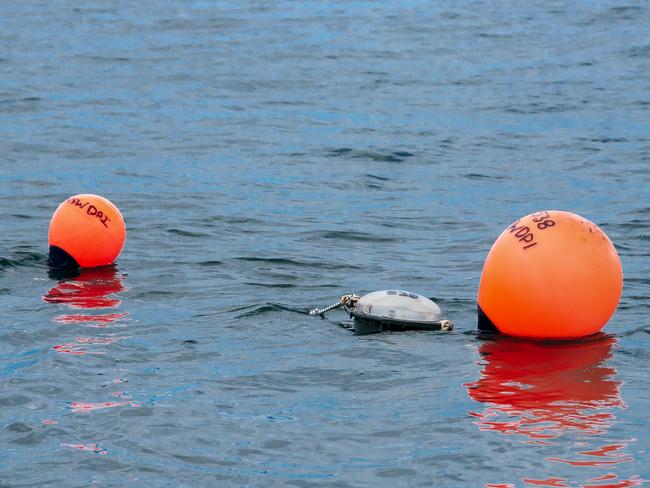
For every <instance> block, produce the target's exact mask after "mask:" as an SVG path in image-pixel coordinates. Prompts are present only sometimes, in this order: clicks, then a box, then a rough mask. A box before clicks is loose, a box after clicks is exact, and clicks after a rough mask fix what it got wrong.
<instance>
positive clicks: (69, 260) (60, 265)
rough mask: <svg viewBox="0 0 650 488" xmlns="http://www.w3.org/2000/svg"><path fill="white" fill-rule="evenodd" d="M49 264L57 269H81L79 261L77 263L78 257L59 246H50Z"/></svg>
mask: <svg viewBox="0 0 650 488" xmlns="http://www.w3.org/2000/svg"><path fill="white" fill-rule="evenodd" d="M47 265H48V266H49V267H50V268H52V269H54V270H57V271H65V270H77V269H79V263H77V261H76V259H75V258H73V257H72V256H70V254H68V253H67V252H66V251H64V250H63V249H61V248H60V247H58V246H50V252H49V253H48V255H47Z"/></svg>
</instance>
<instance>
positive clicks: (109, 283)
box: [43, 266, 128, 327]
mask: <svg viewBox="0 0 650 488" xmlns="http://www.w3.org/2000/svg"><path fill="white" fill-rule="evenodd" d="M124 290H125V288H124V285H123V283H122V276H121V275H120V274H119V273H118V271H117V268H116V267H115V266H104V267H102V268H93V269H88V270H82V271H80V272H79V274H78V275H77V276H74V277H68V278H66V279H62V280H61V281H59V282H58V283H57V284H56V286H54V287H53V288H52V289H50V291H49V292H47V294H45V295H44V296H43V300H45V301H46V302H48V303H63V304H65V305H67V306H69V307H70V308H73V309H82V310H91V309H107V308H117V307H119V305H120V299H119V298H118V297H117V296H116V295H117V294H118V293H120V292H122V291H124ZM127 315H128V314H127V313H126V312H121V313H120V312H113V313H88V312H83V313H73V314H65V315H61V316H59V317H56V318H55V319H54V320H55V321H56V322H59V323H64V324H75V323H77V324H78V323H81V324H85V325H94V326H95V327H106V326H107V325H109V324H111V323H113V322H115V321H117V320H120V319H123V318H125V317H126V316H127Z"/></svg>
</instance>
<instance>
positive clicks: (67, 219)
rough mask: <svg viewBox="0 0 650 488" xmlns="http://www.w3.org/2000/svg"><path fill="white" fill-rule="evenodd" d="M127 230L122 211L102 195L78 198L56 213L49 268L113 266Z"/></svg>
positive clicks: (50, 236)
mask: <svg viewBox="0 0 650 488" xmlns="http://www.w3.org/2000/svg"><path fill="white" fill-rule="evenodd" d="M125 240H126V227H125V225H124V219H123V218H122V214H121V213H120V211H119V210H118V208H117V207H116V206H115V205H113V204H112V203H111V202H110V201H109V200H107V199H106V198H104V197H100V196H98V195H90V194H82V195H75V196H73V197H70V198H68V199H67V200H66V201H64V202H63V203H62V204H61V205H59V208H57V209H56V212H54V215H53V216H52V220H51V221H50V232H49V235H48V245H49V257H48V265H50V266H51V267H53V268H58V269H61V268H79V267H81V268H94V267H96V266H105V265H108V264H112V263H113V262H114V261H115V259H116V258H117V256H118V255H119V254H120V252H121V251H122V247H124V241H125Z"/></svg>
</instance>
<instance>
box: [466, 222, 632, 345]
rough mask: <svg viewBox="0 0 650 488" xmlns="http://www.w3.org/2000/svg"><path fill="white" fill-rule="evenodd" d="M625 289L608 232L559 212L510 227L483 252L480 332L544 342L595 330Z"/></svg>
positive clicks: (603, 322)
mask: <svg viewBox="0 0 650 488" xmlns="http://www.w3.org/2000/svg"><path fill="white" fill-rule="evenodd" d="M622 289H623V271H622V268H621V261H620V259H619V257H618V253H617V252H616V249H614V246H613V245H612V243H611V241H610V240H609V238H608V237H607V236H606V235H605V233H604V232H603V231H602V230H601V229H600V228H599V227H598V226H596V225H595V224H593V223H592V222H590V221H589V220H587V219H585V218H583V217H580V216H579V215H576V214H573V213H570V212H563V211H558V210H549V211H545V212H537V213H533V214H530V215H527V216H525V217H522V218H521V219H519V220H517V221H515V222H514V223H513V224H512V225H510V226H509V227H508V228H507V229H506V230H504V231H503V233H502V234H501V235H500V236H499V238H498V239H497V240H496V242H495V243H494V244H493V246H492V248H491V249H490V252H489V253H488V256H487V259H486V260H485V265H484V267H483V274H482V275H481V283H480V285H479V291H478V308H479V329H489V328H490V327H491V326H493V327H494V328H496V329H497V330H498V331H499V332H502V333H504V334H508V335H513V336H519V337H531V338H540V339H542V338H546V339H568V338H575V337H583V336H587V335H590V334H594V333H596V332H598V331H600V330H601V329H602V328H603V327H604V326H605V324H606V323H607V321H608V320H609V319H610V318H611V316H612V315H613V314H614V311H615V310H616V307H617V305H618V301H619V299H620V296H621V290H622Z"/></svg>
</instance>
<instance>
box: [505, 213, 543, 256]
mask: <svg viewBox="0 0 650 488" xmlns="http://www.w3.org/2000/svg"><path fill="white" fill-rule="evenodd" d="M520 221H521V219H519V220H517V221H516V222H514V223H513V224H512V225H511V226H510V227H508V230H509V231H510V233H511V234H512V233H513V232H514V234H515V237H516V238H517V239H518V240H519V242H524V243H527V245H526V246H524V247H523V248H522V249H524V250H526V249H529V248H531V247H533V246H535V245H537V242H533V241H534V240H535V235H534V234H533V233H532V232H531V231H530V227H528V226H527V225H518V224H519V222H520Z"/></svg>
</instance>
